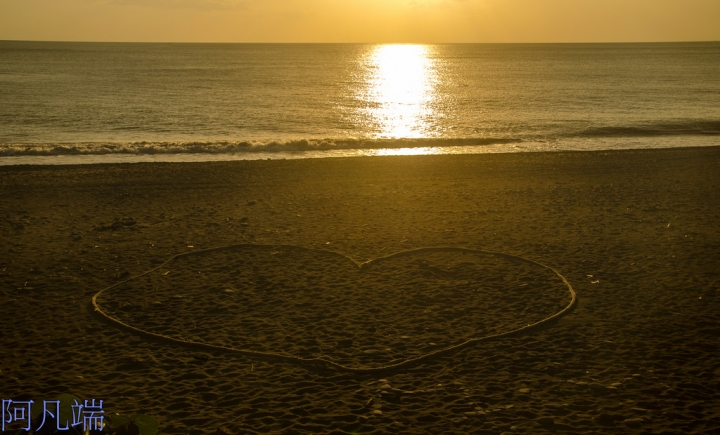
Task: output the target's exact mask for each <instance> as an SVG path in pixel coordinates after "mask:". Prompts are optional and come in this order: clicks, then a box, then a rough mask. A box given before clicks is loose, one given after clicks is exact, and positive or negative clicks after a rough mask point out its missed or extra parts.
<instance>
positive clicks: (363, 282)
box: [0, 148, 720, 434]
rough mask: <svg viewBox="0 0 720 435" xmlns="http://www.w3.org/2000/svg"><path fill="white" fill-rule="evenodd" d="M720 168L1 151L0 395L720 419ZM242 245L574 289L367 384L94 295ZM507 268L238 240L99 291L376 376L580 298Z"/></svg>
mask: <svg viewBox="0 0 720 435" xmlns="http://www.w3.org/2000/svg"><path fill="white" fill-rule="evenodd" d="M719 168H720V148H704V149H674V150H647V151H621V152H597V153H548V154H540V153H536V154H507V155H480V156H431V157H430V156H419V157H382V158H380V157H378V158H354V159H322V160H296V161H254V162H229V163H194V164H134V165H107V166H105V165H102V166H73V167H2V168H0V319H1V320H0V322H1V326H0V351H1V352H2V359H1V360H0V396H2V398H4V399H9V398H12V399H16V400H20V399H23V398H33V399H35V400H36V401H37V400H42V399H50V398H54V397H56V396H57V395H59V394H60V393H65V392H70V393H72V394H75V395H76V396H78V397H80V398H88V399H89V398H102V399H104V400H105V406H104V407H105V410H106V412H121V413H133V412H142V413H145V414H148V415H152V416H155V417H156V418H158V419H159V420H160V422H161V433H169V434H175V433H192V434H195V433H197V434H201V433H219V434H236V433H281V432H283V433H351V432H357V433H433V434H436V433H496V434H499V433H502V432H512V433H530V434H535V433H587V434H591V433H593V434H594V433H607V434H615V433H658V434H659V433H667V434H680V433H688V434H689V433H705V434H716V433H720V340H719V337H720V322H719V320H718V318H719V314H720V170H719ZM241 243H256V244H265V245H294V246H297V247H300V248H314V249H324V250H329V251H334V252H337V253H341V254H343V255H345V256H347V257H349V258H352V259H353V260H355V261H358V262H362V261H366V260H369V259H372V258H375V257H381V256H385V255H388V254H392V253H394V252H399V251H403V250H409V249H415V248H420V247H433V246H463V247H468V248H474V249H482V250H488V251H499V252H504V253H508V254H513V255H517V256H522V257H525V258H529V259H532V260H536V261H539V262H541V263H543V264H546V265H548V266H551V267H554V268H556V269H557V270H558V271H560V272H561V273H562V274H563V275H564V276H566V277H567V278H568V280H569V281H570V283H571V284H572V285H573V287H574V288H575V290H576V291H577V293H578V296H579V303H578V306H577V307H576V308H575V309H574V310H573V311H572V312H571V313H570V314H568V315H566V316H565V317H563V318H562V319H561V320H559V321H557V322H555V323H553V324H551V325H548V326H546V327H544V328H542V329H540V330H537V331H533V332H529V333H524V334H520V335H517V336H512V337H506V338H501V339H497V340H493V341H488V342H481V343H476V344H475V345H472V346H469V347H468V348H465V349H463V350H461V351H458V352H455V353H452V354H450V355H447V356H441V357H438V358H434V359H432V360H429V361H426V362H422V363H419V364H417V365H414V366H412V367H409V368H404V369H401V370H395V371H389V372H386V373H359V374H358V373H347V372H342V371H336V370H333V369H330V368H323V367H320V366H318V367H315V366H305V365H299V364H296V363H293V362H290V361H284V360H267V359H263V358H251V357H246V356H240V355H234V354H231V353H228V352H204V351H199V350H193V349H189V348H187V347H183V346H180V345H176V344H172V343H165V342H162V341H158V340H149V339H147V338H145V337H141V336H139V335H137V334H133V333H130V332H127V331H125V330H122V329H120V328H118V327H116V326H113V325H111V324H109V323H107V322H104V321H102V320H100V319H99V317H98V316H97V315H95V314H93V313H92V310H91V309H90V308H89V306H90V299H91V298H92V296H93V295H94V294H95V293H96V292H98V291H99V290H101V289H103V288H106V287H108V286H110V285H112V284H115V283H118V282H121V281H122V280H124V279H126V278H128V277H131V276H135V275H138V274H140V273H142V272H145V271H147V270H149V269H151V268H153V267H156V266H158V265H160V264H162V263H163V262H164V261H165V260H167V259H168V258H170V257H171V256H173V255H175V254H178V253H184V252H188V251H193V250H195V251H196V250H201V249H204V248H210V247H216V246H224V245H232V244H241ZM190 246H192V247H190ZM496 260H497V259H493V258H490V259H488V258H485V257H482V258H481V257H473V256H472V255H464V256H463V255H459V254H457V253H450V252H445V253H442V252H440V253H433V254H418V255H415V256H409V257H402V259H401V260H397V261H394V262H389V263H387V264H380V265H379V266H378V267H375V268H373V269H372V270H371V271H370V272H368V273H362V274H361V273H359V272H358V270H357V268H356V267H355V266H354V265H353V264H352V262H350V261H349V260H347V259H344V258H343V257H340V256H335V255H331V254H327V253H323V252H316V251H310V250H307V249H299V248H282V247H272V246H271V247H260V248H242V249H236V250H223V251H214V252H212V253H208V254H207V255H205V254H203V255H198V256H190V257H181V259H179V260H178V261H177V262H174V263H173V264H170V265H168V267H166V268H165V269H159V270H158V271H157V272H156V273H154V274H152V275H148V276H146V277H144V278H141V279H138V280H133V281H129V282H127V283H125V284H122V285H120V286H118V287H115V288H113V289H111V290H109V291H108V292H107V293H106V294H105V295H104V296H105V297H106V298H105V299H104V300H102V298H101V301H100V303H101V304H103V307H106V308H107V309H108V311H109V312H111V313H112V314H114V315H116V316H118V317H119V318H122V319H124V320H125V321H128V322H131V323H133V324H134V325H136V326H140V327H142V328H144V329H146V330H152V331H154V332H160V333H163V334H167V335H170V336H173V337H178V338H183V339H188V340H193V341H204V342H210V343H215V344H220V345H225V346H233V347H244V348H253V349H257V350H262V351H272V352H278V353H283V354H292V355H296V356H301V357H313V356H318V355H321V356H327V357H329V358H332V359H333V360H338V361H342V362H343V363H344V364H347V365H353V366H357V367H372V366H378V365H383V364H386V363H389V362H392V361H397V360H398V359H402V358H407V357H412V356H415V355H419V354H422V353H424V352H428V351H432V350H433V349H437V348H441V347H443V346H446V345H451V344H453V343H457V342H458V341H462V340H464V339H467V338H472V337H478V336H484V335H487V334H489V333H495V332H498V331H499V332H502V331H505V330H509V329H512V328H514V327H516V326H518V325H522V324H524V323H530V322H531V321H536V320H538V319H541V318H543V317H545V316H547V315H551V314H552V313H553V312H555V311H557V310H559V309H561V308H562V306H564V304H566V303H567V301H568V297H567V292H566V289H564V288H563V287H562V284H561V283H559V282H558V281H552V279H551V278H548V276H547V275H546V274H545V272H544V270H543V269H539V268H533V267H531V266H529V265H518V264H515V263H512V262H505V263H503V262H502V261H499V260H497V261H496ZM164 272H168V273H167V274H164Z"/></svg>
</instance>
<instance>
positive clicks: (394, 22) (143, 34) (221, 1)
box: [0, 0, 720, 43]
mask: <svg viewBox="0 0 720 435" xmlns="http://www.w3.org/2000/svg"><path fill="white" fill-rule="evenodd" d="M0 40H44V41H123V42H366V43H450V42H650V41H718V40H720V0H0Z"/></svg>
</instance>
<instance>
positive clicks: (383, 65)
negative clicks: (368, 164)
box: [365, 45, 435, 139]
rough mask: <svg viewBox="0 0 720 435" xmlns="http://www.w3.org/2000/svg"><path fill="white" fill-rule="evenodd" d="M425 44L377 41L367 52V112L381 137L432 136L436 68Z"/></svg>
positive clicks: (378, 135)
mask: <svg viewBox="0 0 720 435" xmlns="http://www.w3.org/2000/svg"><path fill="white" fill-rule="evenodd" d="M429 51H430V48H429V47H427V46H424V45H380V46H376V47H374V49H373V51H371V52H370V53H369V56H368V61H367V65H368V69H369V77H368V88H367V93H366V95H365V98H366V99H367V100H368V102H369V103H370V109H369V111H370V116H371V118H372V121H373V123H374V124H375V126H376V132H377V133H376V134H377V137H380V138H388V139H394V138H419V137H428V136H431V134H430V131H429V125H428V124H427V118H428V116H429V115H431V113H432V102H433V99H434V87H435V72H434V65H433V60H432V58H431V57H430V53H429Z"/></svg>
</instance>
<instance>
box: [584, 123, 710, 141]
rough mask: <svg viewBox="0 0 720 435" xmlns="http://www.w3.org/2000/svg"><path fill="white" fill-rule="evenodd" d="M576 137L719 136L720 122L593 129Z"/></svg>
mask: <svg viewBox="0 0 720 435" xmlns="http://www.w3.org/2000/svg"><path fill="white" fill-rule="evenodd" d="M575 135H576V136H578V137H650V136H681V135H683V136H684V135H703V136H704V135H707V136H717V135H720V121H707V120H699V121H694V120H683V121H664V122H653V123H647V124H642V125H633V126H604V127H592V128H588V129H585V130H582V131H580V132H578V133H574V134H572V136H575Z"/></svg>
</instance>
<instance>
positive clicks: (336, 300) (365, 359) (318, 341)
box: [93, 244, 576, 371]
mask: <svg viewBox="0 0 720 435" xmlns="http://www.w3.org/2000/svg"><path fill="white" fill-rule="evenodd" d="M575 300H576V297H575V293H574V291H573V289H572V287H571V286H570V284H569V283H568V282H567V280H565V278H564V277H562V275H560V274H559V273H558V272H557V271H555V270H554V269H551V268H549V267H547V266H543V265H541V264H539V263H536V262H533V261H531V260H526V259H522V258H520V257H515V256H511V255H507V254H500V253H492V252H486V251H480V250H473V249H464V248H423V249H416V250H410V251H403V252H400V253H396V254H392V255H389V256H386V257H380V258H376V259H374V260H372V261H369V262H366V263H362V264H359V263H356V262H354V261H353V260H351V259H350V258H348V257H346V256H344V255H342V254H338V253H336V252H331V251H324V250H316V249H308V248H301V247H297V246H285V245H250V244H246V245H234V246H228V247H222V248H213V249H207V250H202V251H194V252H190V253H186V254H179V255H176V256H174V257H172V258H171V259H169V260H168V261H166V262H165V263H164V264H162V265H161V266H159V267H157V268H155V269H152V270H150V271H148V272H145V273H144V274H142V275H139V276H137V277H133V278H129V279H127V280H124V281H122V282H119V283H117V284H115V285H113V286H111V287H108V288H106V289H104V290H102V291H100V292H99V293H98V294H96V295H95V296H94V297H93V304H94V305H95V309H96V311H97V312H98V313H99V314H101V315H102V316H104V317H105V318H107V319H110V320H111V321H113V322H114V323H116V324H118V325H120V326H123V327H125V328H128V329H131V330H132V331H134V332H136V333H140V334H144V335H147V336H152V337H155V338H161V339H163V340H167V341H171V342H174V343H179V344H184V345H190V346H194V347H200V348H205V349H214V350H225V351H228V352H236V353H241V354H246V355H251V356H257V357H270V358H282V359H287V360H294V361H299V362H308V361H309V362H321V363H323V364H325V365H329V366H333V367H335V368H339V369H346V370H354V371H371V370H382V369H388V368H397V367H402V366H404V365H407V364H409V363H414V362H417V361H419V360H422V359H424V358H427V357H430V356H433V355H437V354H439V353H443V352H448V351H451V350H456V349H458V348H460V347H463V346H466V345H469V344H472V343H474V342H477V341H481V340H484V339H488V338H494V337H497V336H501V335H506V334H509V333H517V332H522V331H524V330H526V329H528V328H529V327H535V326H538V325H539V324H541V323H544V322H546V321H548V320H551V319H554V318H557V317H559V316H560V315H562V314H564V313H566V312H567V311H568V310H570V309H571V308H572V306H573V305H574V303H575Z"/></svg>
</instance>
